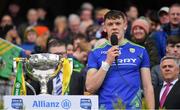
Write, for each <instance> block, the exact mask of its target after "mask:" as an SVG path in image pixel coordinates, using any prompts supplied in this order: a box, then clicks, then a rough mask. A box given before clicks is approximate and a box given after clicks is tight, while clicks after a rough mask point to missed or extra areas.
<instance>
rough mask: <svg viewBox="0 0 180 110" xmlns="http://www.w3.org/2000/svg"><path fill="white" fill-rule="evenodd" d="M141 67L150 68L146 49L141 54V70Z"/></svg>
mask: <svg viewBox="0 0 180 110" xmlns="http://www.w3.org/2000/svg"><path fill="white" fill-rule="evenodd" d="M142 67H147V68H150V60H149V54H148V53H147V51H146V49H143V53H142V62H141V68H142Z"/></svg>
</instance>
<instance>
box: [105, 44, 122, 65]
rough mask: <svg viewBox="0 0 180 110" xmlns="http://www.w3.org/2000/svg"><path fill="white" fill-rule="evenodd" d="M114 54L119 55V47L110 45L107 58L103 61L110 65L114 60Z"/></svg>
mask: <svg viewBox="0 0 180 110" xmlns="http://www.w3.org/2000/svg"><path fill="white" fill-rule="evenodd" d="M116 56H119V48H118V46H112V47H111V48H110V49H109V50H108V52H107V58H106V60H105V62H107V63H108V64H109V65H111V64H112V63H113V61H115V57H116Z"/></svg>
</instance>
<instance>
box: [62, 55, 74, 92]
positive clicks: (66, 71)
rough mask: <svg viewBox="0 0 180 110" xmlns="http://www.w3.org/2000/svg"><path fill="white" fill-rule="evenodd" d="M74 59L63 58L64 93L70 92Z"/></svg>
mask: <svg viewBox="0 0 180 110" xmlns="http://www.w3.org/2000/svg"><path fill="white" fill-rule="evenodd" d="M71 61H72V60H70V59H67V58H64V59H63V64H62V66H63V70H62V71H63V84H62V85H63V86H62V95H65V94H68V92H69V83H70V80H71V74H72V62H71Z"/></svg>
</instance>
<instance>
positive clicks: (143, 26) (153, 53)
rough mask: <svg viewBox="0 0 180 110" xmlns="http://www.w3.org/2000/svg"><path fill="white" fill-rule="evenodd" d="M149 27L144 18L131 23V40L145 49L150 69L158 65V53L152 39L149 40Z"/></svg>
mask: <svg viewBox="0 0 180 110" xmlns="http://www.w3.org/2000/svg"><path fill="white" fill-rule="evenodd" d="M149 30H150V25H149V23H148V21H147V20H146V19H145V18H139V19H136V20H135V21H134V22H133V23H132V28H131V34H132V35H131V40H132V41H133V42H134V43H137V44H139V45H141V46H144V47H145V48H146V49H147V52H148V54H149V57H150V64H151V67H152V66H154V65H157V64H159V57H158V51H157V49H156V47H155V42H154V41H153V39H151V38H149Z"/></svg>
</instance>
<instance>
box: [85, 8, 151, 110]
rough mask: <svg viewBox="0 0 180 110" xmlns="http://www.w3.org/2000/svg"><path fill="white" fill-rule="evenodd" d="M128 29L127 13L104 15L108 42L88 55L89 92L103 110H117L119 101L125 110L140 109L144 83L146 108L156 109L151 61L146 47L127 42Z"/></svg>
mask: <svg viewBox="0 0 180 110" xmlns="http://www.w3.org/2000/svg"><path fill="white" fill-rule="evenodd" d="M126 27H127V20H126V16H125V15H124V13H122V12H120V11H116V10H112V11H109V12H108V13H107V14H106V15H105V18H104V31H105V32H107V37H108V41H107V42H105V43H104V44H103V45H101V46H100V47H98V48H95V49H94V50H92V52H90V54H89V57H88V72H87V79H86V89H87V91H88V92H90V93H92V94H95V93H97V94H98V95H99V106H100V108H104V109H108V110H109V109H114V105H116V104H117V102H118V100H122V103H123V104H124V105H125V107H126V109H140V108H141V103H142V100H141V82H142V87H143V92H144V96H145V101H146V103H147V106H148V108H149V109H153V108H154V92H153V87H152V84H151V76H150V69H149V67H150V63H149V57H148V54H147V52H146V50H145V48H144V47H141V46H139V45H136V44H134V43H131V42H130V41H128V40H126V39H125V38H124V33H125V30H126ZM112 34H115V35H116V36H117V37H118V45H116V46H112V45H111V43H110V42H111V40H110V38H111V36H112ZM115 57H117V58H115ZM115 59H116V61H115ZM116 62H117V63H116Z"/></svg>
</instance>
